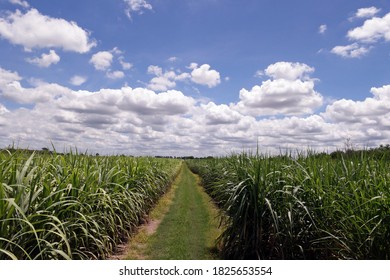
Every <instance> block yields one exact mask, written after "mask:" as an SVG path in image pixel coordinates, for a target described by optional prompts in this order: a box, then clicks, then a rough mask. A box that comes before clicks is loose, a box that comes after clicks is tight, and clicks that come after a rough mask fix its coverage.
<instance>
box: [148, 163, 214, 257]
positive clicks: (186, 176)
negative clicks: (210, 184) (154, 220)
mask: <svg viewBox="0 0 390 280" xmlns="http://www.w3.org/2000/svg"><path fill="white" fill-rule="evenodd" d="M198 181H199V180H198V177H197V176H196V175H195V174H193V173H192V172H191V171H190V170H189V169H188V167H187V165H186V164H183V167H182V170H181V173H180V175H179V176H178V178H177V180H176V182H175V186H174V192H175V193H174V198H173V200H172V203H171V205H170V208H169V211H168V212H167V213H166V215H165V217H164V218H163V220H162V222H161V224H160V225H159V227H158V229H157V231H156V232H155V233H154V234H153V235H151V236H150V237H149V238H147V240H146V241H145V242H146V246H145V247H146V248H145V252H144V253H142V255H143V257H144V258H146V259H180V260H185V259H193V260H198V259H214V258H216V256H215V254H214V253H213V252H215V247H214V246H215V245H214V242H215V239H216V237H217V236H218V234H219V231H218V221H217V218H216V215H217V210H216V209H215V208H214V206H213V205H212V203H211V202H210V198H209V197H208V195H207V194H206V193H205V192H204V191H203V189H202V188H201V187H200V186H199V184H198Z"/></svg>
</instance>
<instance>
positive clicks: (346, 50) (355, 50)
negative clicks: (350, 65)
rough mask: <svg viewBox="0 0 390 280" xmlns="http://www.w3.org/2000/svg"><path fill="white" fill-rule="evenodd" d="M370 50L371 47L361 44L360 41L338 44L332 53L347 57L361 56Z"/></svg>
mask: <svg viewBox="0 0 390 280" xmlns="http://www.w3.org/2000/svg"><path fill="white" fill-rule="evenodd" d="M369 51H370V47H365V46H360V45H359V44H358V43H353V44H350V45H346V46H336V47H334V48H333V49H332V50H331V52H332V53H334V54H337V55H340V56H342V57H347V58H359V57H362V56H364V55H366V54H367V53H368V52H369Z"/></svg>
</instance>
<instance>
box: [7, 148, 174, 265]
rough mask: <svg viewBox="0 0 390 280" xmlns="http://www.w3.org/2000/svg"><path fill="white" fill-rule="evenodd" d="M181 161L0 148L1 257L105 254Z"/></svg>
mask: <svg viewBox="0 0 390 280" xmlns="http://www.w3.org/2000/svg"><path fill="white" fill-rule="evenodd" d="M179 165H180V161H177V160H169V159H153V158H130V157H124V156H116V157H92V156H86V155H80V154H78V153H77V152H76V153H74V152H71V153H69V154H67V155H60V154H55V153H54V154H34V153H33V154H29V153H26V152H23V151H14V152H8V151H1V152H0V259H104V258H106V257H107V256H108V255H109V254H110V253H112V252H113V250H114V249H115V246H116V245H117V244H118V242H121V241H123V240H125V239H126V238H127V237H128V236H129V235H130V234H131V233H132V231H133V230H134V229H135V227H136V225H138V224H139V223H140V222H141V220H142V219H143V217H144V216H145V215H146V213H147V212H148V211H149V210H150V208H151V207H152V206H153V204H154V203H155V202H156V200H157V199H158V198H159V196H160V195H161V194H163V193H164V192H165V191H166V189H167V187H168V186H169V185H170V183H171V181H172V180H173V178H174V176H175V175H176V173H177V171H178V167H179Z"/></svg>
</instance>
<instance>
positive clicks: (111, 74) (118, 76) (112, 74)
mask: <svg viewBox="0 0 390 280" xmlns="http://www.w3.org/2000/svg"><path fill="white" fill-rule="evenodd" d="M106 77H107V78H109V79H111V80H117V79H122V78H124V77H125V73H123V72H122V71H112V72H111V71H108V72H107V73H106Z"/></svg>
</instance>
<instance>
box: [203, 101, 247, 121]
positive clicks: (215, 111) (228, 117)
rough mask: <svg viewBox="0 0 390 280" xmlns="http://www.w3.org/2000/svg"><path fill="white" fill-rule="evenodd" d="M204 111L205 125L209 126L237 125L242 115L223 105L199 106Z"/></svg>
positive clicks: (212, 103) (211, 103)
mask: <svg viewBox="0 0 390 280" xmlns="http://www.w3.org/2000/svg"><path fill="white" fill-rule="evenodd" d="M201 107H202V109H204V110H205V112H206V113H205V120H206V121H205V123H207V124H211V125H220V124H224V125H226V124H237V123H238V122H239V121H240V119H241V118H242V115H241V114H240V113H238V112H237V111H234V110H233V109H231V108H230V107H229V106H227V105H225V104H221V105H216V104H215V103H214V102H209V103H208V104H207V105H201Z"/></svg>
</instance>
